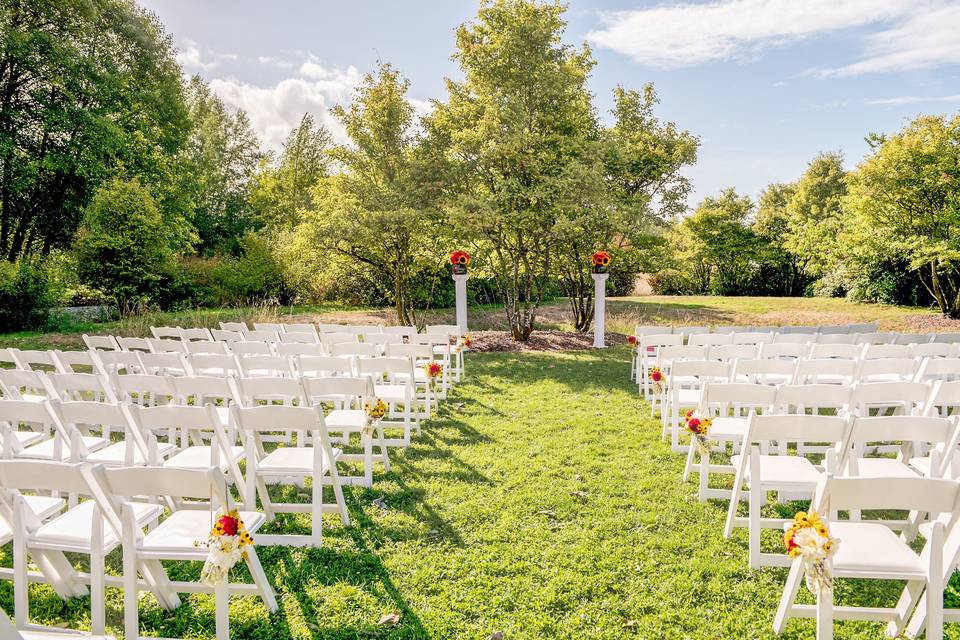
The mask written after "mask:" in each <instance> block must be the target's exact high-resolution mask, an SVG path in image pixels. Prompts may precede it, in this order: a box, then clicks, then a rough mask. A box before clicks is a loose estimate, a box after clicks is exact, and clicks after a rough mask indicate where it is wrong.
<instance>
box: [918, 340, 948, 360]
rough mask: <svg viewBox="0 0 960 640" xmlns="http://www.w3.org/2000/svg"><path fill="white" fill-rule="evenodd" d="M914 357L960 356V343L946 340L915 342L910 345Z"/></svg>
mask: <svg viewBox="0 0 960 640" xmlns="http://www.w3.org/2000/svg"><path fill="white" fill-rule="evenodd" d="M910 357H912V358H960V344H956V343H953V344H948V343H944V342H930V343H927V344H914V345H911V347H910Z"/></svg>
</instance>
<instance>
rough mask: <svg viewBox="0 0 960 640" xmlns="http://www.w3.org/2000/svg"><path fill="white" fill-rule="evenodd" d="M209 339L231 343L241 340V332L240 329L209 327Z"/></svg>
mask: <svg viewBox="0 0 960 640" xmlns="http://www.w3.org/2000/svg"><path fill="white" fill-rule="evenodd" d="M210 339H211V340H216V341H218V342H226V343H227V344H233V343H234V342H243V333H241V332H240V331H228V330H226V329H211V330H210Z"/></svg>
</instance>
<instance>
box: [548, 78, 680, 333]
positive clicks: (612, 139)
mask: <svg viewBox="0 0 960 640" xmlns="http://www.w3.org/2000/svg"><path fill="white" fill-rule="evenodd" d="M657 102H658V100H657V95H656V92H655V91H654V87H653V85H652V84H647V85H645V86H644V88H643V91H642V92H640V91H631V90H627V89H624V88H623V87H617V89H616V90H615V91H614V108H613V116H614V118H615V121H614V124H613V126H612V127H609V128H607V129H604V130H601V131H599V134H598V136H597V140H596V143H595V145H594V148H593V151H594V153H595V155H596V157H591V156H589V155H588V156H585V157H584V158H583V159H582V160H581V163H580V171H579V175H580V176H581V177H583V178H585V181H584V182H585V184H584V187H582V188H580V189H578V190H577V193H579V194H580V195H581V196H582V198H583V201H582V202H581V203H580V204H579V206H577V207H574V208H572V209H568V210H567V211H564V212H563V213H562V215H561V216H560V217H559V220H558V224H557V226H556V227H555V232H556V236H557V242H556V245H555V268H556V272H557V275H558V277H559V280H560V285H561V287H562V289H563V292H564V294H565V295H566V296H567V299H568V300H569V302H570V307H571V311H572V312H573V320H574V327H575V328H576V329H577V330H578V331H587V330H588V329H589V328H590V325H591V323H592V321H593V280H592V278H591V276H590V261H589V257H590V254H591V253H592V252H593V251H594V250H596V249H614V250H615V254H616V256H615V260H616V262H615V263H614V267H613V269H614V270H619V269H623V270H624V272H625V273H626V274H627V275H628V276H629V275H630V274H633V273H636V271H638V270H639V269H640V268H644V269H651V268H653V269H656V266H655V265H653V264H651V261H650V260H649V258H646V255H647V252H643V251H640V250H638V249H639V248H641V247H644V248H646V247H649V246H650V245H651V244H652V243H654V242H655V241H656V238H657V236H659V235H660V234H662V233H663V231H664V230H665V228H666V225H667V222H668V221H669V220H671V219H672V218H673V217H674V216H676V215H678V214H679V213H681V212H683V211H684V210H685V209H686V196H687V194H688V193H689V192H690V182H689V180H688V179H687V178H686V176H684V175H682V174H681V170H682V169H683V167H685V166H687V165H689V164H692V163H694V162H695V161H696V158H697V144H698V141H697V139H696V137H695V136H693V135H691V134H690V133H689V132H687V131H682V130H679V129H678V128H677V126H676V125H675V124H674V123H672V122H665V121H662V120H660V119H659V118H658V117H657V116H656V115H655V114H654V107H655V106H656V104H657ZM596 172H599V174H597V173H596ZM598 185H602V193H598V192H597V188H596V187H597V186H598Z"/></svg>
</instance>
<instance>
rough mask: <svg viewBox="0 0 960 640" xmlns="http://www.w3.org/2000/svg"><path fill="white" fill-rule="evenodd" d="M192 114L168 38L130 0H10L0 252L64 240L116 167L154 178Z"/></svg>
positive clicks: (3, 62)
mask: <svg viewBox="0 0 960 640" xmlns="http://www.w3.org/2000/svg"><path fill="white" fill-rule="evenodd" d="M188 127H189V122H188V120H187V115H186V110H185V108H184V104H183V97H182V84H181V78H180V69H179V67H178V65H177V63H176V61H175V59H174V56H173V50H172V45H171V43H170V39H169V38H168V37H167V36H166V35H165V34H164V33H163V28H162V26H161V25H160V24H159V23H158V22H157V20H156V19H155V18H154V17H153V16H152V15H150V14H148V13H146V12H145V11H143V10H142V9H140V8H138V7H137V6H136V5H135V4H134V3H133V2H130V1H129V0H26V1H25V0H2V1H0V252H2V255H3V257H4V258H6V259H7V260H15V259H16V258H17V257H18V256H24V255H28V254H32V253H40V254H43V255H45V254H46V253H47V252H49V251H50V250H52V249H53V248H56V247H61V246H66V245H68V244H69V242H70V240H71V239H72V236H73V233H74V231H75V230H76V228H77V225H78V223H79V221H80V218H81V216H82V212H83V210H84V207H85V206H86V204H87V202H88V201H89V199H90V196H91V194H92V193H93V192H94V191H95V190H96V188H97V187H98V186H99V185H100V184H101V183H103V182H104V181H105V180H107V179H108V178H109V177H110V176H111V175H114V174H116V173H121V172H122V173H124V174H126V175H137V176H141V177H142V178H143V181H144V182H145V183H148V184H154V183H156V181H157V180H158V179H160V178H163V177H165V176H166V175H167V170H168V164H167V163H168V159H169V158H170V157H171V156H172V155H173V154H174V153H175V152H176V150H177V149H178V148H179V147H180V145H181V144H182V143H183V140H184V138H185V136H186V134H187V130H188Z"/></svg>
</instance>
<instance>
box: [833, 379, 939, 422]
mask: <svg viewBox="0 0 960 640" xmlns="http://www.w3.org/2000/svg"><path fill="white" fill-rule="evenodd" d="M929 396H930V385H927V384H924V383H922V382H870V383H863V382H858V383H857V384H855V385H853V396H852V397H851V399H850V409H851V411H853V412H854V413H856V415H858V416H869V415H887V414H890V415H906V416H911V415H917V414H918V413H920V411H921V409H922V407H923V403H924V402H926V400H927V398H928V397H929Z"/></svg>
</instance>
